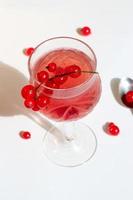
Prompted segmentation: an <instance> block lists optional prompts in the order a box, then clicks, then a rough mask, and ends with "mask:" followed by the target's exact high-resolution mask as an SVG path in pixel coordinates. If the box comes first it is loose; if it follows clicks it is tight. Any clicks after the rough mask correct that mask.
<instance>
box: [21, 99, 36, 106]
mask: <svg viewBox="0 0 133 200" xmlns="http://www.w3.org/2000/svg"><path fill="white" fill-rule="evenodd" d="M24 105H25V107H26V108H33V107H34V106H35V100H34V99H32V98H28V99H25V101H24Z"/></svg>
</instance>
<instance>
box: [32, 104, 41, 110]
mask: <svg viewBox="0 0 133 200" xmlns="http://www.w3.org/2000/svg"><path fill="white" fill-rule="evenodd" d="M32 110H33V111H39V110H40V108H39V107H38V106H37V105H36V102H35V105H34V107H33V108H32Z"/></svg>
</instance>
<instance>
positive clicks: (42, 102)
mask: <svg viewBox="0 0 133 200" xmlns="http://www.w3.org/2000/svg"><path fill="white" fill-rule="evenodd" d="M48 103H49V98H48V97H46V96H43V95H40V96H39V97H38V98H37V100H36V105H37V106H38V107H39V108H44V107H45V106H46V105H47V104H48Z"/></svg>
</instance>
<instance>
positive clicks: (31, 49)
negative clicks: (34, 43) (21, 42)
mask: <svg viewBox="0 0 133 200" xmlns="http://www.w3.org/2000/svg"><path fill="white" fill-rule="evenodd" d="M34 50H35V49H34V48H33V47H29V48H26V49H24V54H25V55H26V56H31V55H32V53H33V52H34Z"/></svg>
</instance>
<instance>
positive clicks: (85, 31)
mask: <svg viewBox="0 0 133 200" xmlns="http://www.w3.org/2000/svg"><path fill="white" fill-rule="evenodd" d="M80 33H81V35H84V36H87V35H90V34H91V29H90V28H89V27H88V26H84V27H83V28H81V29H80Z"/></svg>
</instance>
